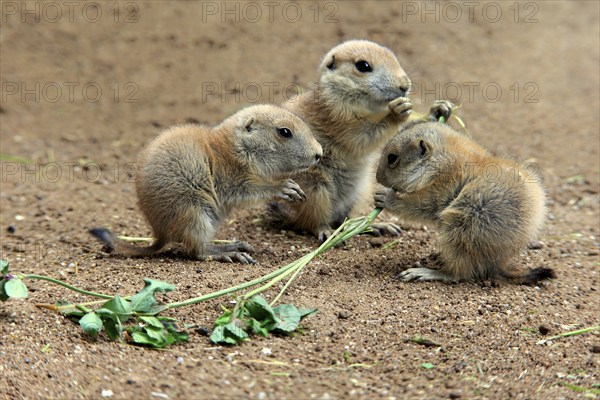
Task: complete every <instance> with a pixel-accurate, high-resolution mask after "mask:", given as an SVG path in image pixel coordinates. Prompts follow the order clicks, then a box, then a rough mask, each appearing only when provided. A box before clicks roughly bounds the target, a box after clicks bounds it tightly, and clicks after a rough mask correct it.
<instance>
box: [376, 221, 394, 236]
mask: <svg viewBox="0 0 600 400" xmlns="http://www.w3.org/2000/svg"><path fill="white" fill-rule="evenodd" d="M370 233H371V235H373V236H382V235H390V236H400V235H401V234H402V229H401V228H400V227H399V226H398V225H396V224H393V223H391V222H379V223H377V224H371V232H370Z"/></svg>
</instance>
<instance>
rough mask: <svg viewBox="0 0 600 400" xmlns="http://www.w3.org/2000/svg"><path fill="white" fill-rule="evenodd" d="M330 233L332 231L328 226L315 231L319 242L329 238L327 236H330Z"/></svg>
mask: <svg viewBox="0 0 600 400" xmlns="http://www.w3.org/2000/svg"><path fill="white" fill-rule="evenodd" d="M332 233H333V231H332V230H331V229H330V228H329V227H327V228H321V229H319V232H318V233H317V238H318V239H319V243H323V242H324V241H326V240H327V239H329V237H330V236H331V234H332Z"/></svg>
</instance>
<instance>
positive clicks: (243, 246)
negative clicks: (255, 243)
mask: <svg viewBox="0 0 600 400" xmlns="http://www.w3.org/2000/svg"><path fill="white" fill-rule="evenodd" d="M234 245H235V250H237V251H239V252H242V253H249V254H252V253H254V247H252V246H251V245H249V244H248V243H246V242H240V241H236V242H234Z"/></svg>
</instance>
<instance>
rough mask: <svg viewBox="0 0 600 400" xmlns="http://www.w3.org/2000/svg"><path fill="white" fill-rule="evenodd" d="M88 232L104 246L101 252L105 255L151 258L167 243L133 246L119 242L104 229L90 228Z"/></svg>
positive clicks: (122, 241)
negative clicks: (114, 254)
mask: <svg viewBox="0 0 600 400" xmlns="http://www.w3.org/2000/svg"><path fill="white" fill-rule="evenodd" d="M89 232H90V234H91V235H92V236H94V237H95V238H96V239H98V240H99V241H100V242H101V243H102V244H103V245H104V249H103V250H104V251H106V252H107V253H116V254H120V255H123V256H128V257H145V256H151V255H153V254H156V253H158V252H160V251H161V250H162V248H163V247H165V246H166V245H167V243H165V242H163V241H160V240H157V241H155V242H154V243H153V244H152V246H147V247H139V246H133V245H131V244H129V243H127V242H125V241H124V240H120V239H119V238H118V237H117V236H115V234H114V233H112V232H111V231H110V230H108V229H106V228H92V229H90V230H89Z"/></svg>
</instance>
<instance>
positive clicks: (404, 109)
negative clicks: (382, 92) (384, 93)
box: [388, 97, 412, 121]
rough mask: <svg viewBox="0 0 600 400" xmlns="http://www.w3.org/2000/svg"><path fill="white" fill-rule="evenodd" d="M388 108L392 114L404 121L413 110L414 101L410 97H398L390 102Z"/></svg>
mask: <svg viewBox="0 0 600 400" xmlns="http://www.w3.org/2000/svg"><path fill="white" fill-rule="evenodd" d="M388 108H389V109H390V111H391V112H392V114H394V115H395V116H396V117H398V118H399V119H400V120H402V121H404V120H406V119H408V116H409V115H410V113H411V112H412V103H411V102H410V99H409V98H408V97H397V98H395V99H394V100H392V101H390V102H389V103H388Z"/></svg>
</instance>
